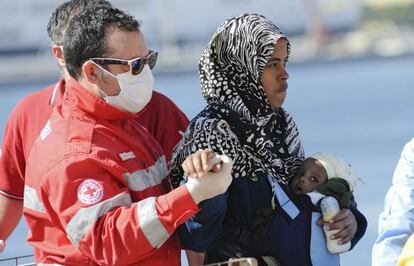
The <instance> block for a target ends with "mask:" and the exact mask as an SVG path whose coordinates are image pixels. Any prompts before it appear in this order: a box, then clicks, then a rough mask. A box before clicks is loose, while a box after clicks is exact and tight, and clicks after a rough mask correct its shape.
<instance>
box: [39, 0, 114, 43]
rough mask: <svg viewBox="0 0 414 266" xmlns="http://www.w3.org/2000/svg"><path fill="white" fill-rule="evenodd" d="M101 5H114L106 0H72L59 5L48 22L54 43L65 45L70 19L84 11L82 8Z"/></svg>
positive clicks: (48, 32)
mask: <svg viewBox="0 0 414 266" xmlns="http://www.w3.org/2000/svg"><path fill="white" fill-rule="evenodd" d="M101 5H103V6H108V7H112V5H111V3H110V2H109V1H106V0H70V1H67V2H64V3H63V4H61V5H60V6H58V7H57V8H56V9H55V11H53V13H52V15H51V16H50V18H49V22H48V24H47V35H49V38H50V39H51V40H52V43H54V44H57V45H63V35H64V34H65V30H66V28H67V27H68V24H69V21H70V20H71V19H72V18H73V17H74V16H76V15H78V14H79V13H80V12H82V10H85V9H86V8H88V7H92V6H101Z"/></svg>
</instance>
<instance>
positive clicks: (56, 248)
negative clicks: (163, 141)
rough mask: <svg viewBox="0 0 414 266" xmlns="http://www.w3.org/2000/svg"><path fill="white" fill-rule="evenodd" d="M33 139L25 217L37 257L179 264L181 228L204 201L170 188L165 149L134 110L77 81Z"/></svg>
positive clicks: (78, 262) (59, 261) (63, 260)
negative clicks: (127, 110)
mask: <svg viewBox="0 0 414 266" xmlns="http://www.w3.org/2000/svg"><path fill="white" fill-rule="evenodd" d="M66 88H67V89H66V93H65V96H64V99H63V102H62V105H61V106H58V107H57V108H56V109H55V110H54V113H53V114H52V116H51V117H50V119H49V121H48V122H47V123H46V126H45V127H44V128H43V130H42V131H41V133H40V136H39V138H38V139H37V140H36V142H35V143H34V144H33V147H32V149H31V152H30V156H29V158H28V160H27V166H26V184H25V192H24V197H25V201H24V211H23V212H24V216H25V219H26V221H27V224H28V226H29V229H30V234H29V237H28V241H29V243H30V244H31V245H32V246H33V247H34V249H35V256H36V262H37V263H48V264H51V263H54V264H64V265H129V264H133V265H180V246H179V243H178V239H177V238H176V236H175V234H173V233H174V231H175V229H176V228H177V227H178V226H179V225H180V224H182V223H183V222H184V221H186V220H187V219H188V218H190V217H191V216H192V215H194V214H195V213H196V212H197V210H198V207H197V205H196V204H195V203H194V201H193V200H192V198H191V195H190V194H189V193H188V190H187V189H186V187H181V188H179V189H176V190H173V191H171V192H169V193H166V191H167V188H166V181H165V176H166V174H167V168H166V164H165V157H164V156H163V152H162V149H161V147H160V146H159V145H158V144H157V143H156V141H155V139H154V138H153V137H152V136H151V135H149V134H148V132H147V131H146V130H145V129H144V128H142V127H141V126H140V125H139V124H138V123H136V122H134V121H133V120H132V119H131V118H133V115H131V114H128V113H125V112H121V111H119V110H118V109H116V108H114V107H112V106H111V105H109V104H107V103H106V102H105V101H103V100H102V99H100V98H98V97H96V96H94V95H93V94H91V93H89V92H87V91H86V90H85V89H83V88H82V87H81V86H80V84H79V83H77V82H76V81H75V80H73V79H71V80H70V81H69V82H68V83H67V86H66Z"/></svg>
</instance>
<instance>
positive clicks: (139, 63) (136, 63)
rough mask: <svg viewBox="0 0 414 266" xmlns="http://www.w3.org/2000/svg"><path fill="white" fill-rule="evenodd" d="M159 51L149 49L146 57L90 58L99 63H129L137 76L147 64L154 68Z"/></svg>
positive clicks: (130, 68)
mask: <svg viewBox="0 0 414 266" xmlns="http://www.w3.org/2000/svg"><path fill="white" fill-rule="evenodd" d="M157 58H158V52H155V51H151V50H150V51H149V54H148V55H147V56H146V57H144V58H139V57H138V58H134V59H131V60H124V59H115V58H89V60H92V61H93V62H95V63H97V64H98V65H101V66H103V65H129V71H130V72H131V74H132V75H134V76H136V75H138V74H139V73H141V72H142V69H144V66H145V64H148V66H149V67H150V68H151V69H153V68H154V66H155V64H156V63H157Z"/></svg>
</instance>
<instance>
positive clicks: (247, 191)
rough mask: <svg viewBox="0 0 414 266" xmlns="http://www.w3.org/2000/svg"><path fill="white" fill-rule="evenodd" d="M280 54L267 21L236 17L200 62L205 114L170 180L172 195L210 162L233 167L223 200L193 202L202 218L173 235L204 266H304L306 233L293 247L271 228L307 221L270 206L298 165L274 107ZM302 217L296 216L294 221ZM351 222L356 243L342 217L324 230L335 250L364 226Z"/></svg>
mask: <svg viewBox="0 0 414 266" xmlns="http://www.w3.org/2000/svg"><path fill="white" fill-rule="evenodd" d="M289 52H290V46H289V42H288V40H287V38H286V37H285V36H284V35H283V33H282V32H281V31H280V30H279V29H278V28H277V27H276V26H275V25H274V24H273V23H272V22H271V21H269V20H267V19H266V18H264V17H263V16H260V15H256V14H252V15H249V14H244V15H241V16H238V17H234V18H231V19H229V20H227V21H226V22H225V23H224V24H222V25H221V26H220V27H219V28H218V30H217V32H216V33H215V34H214V35H213V37H212V39H211V41H210V43H209V45H208V47H207V49H205V51H204V52H203V54H202V57H201V60H200V80H201V87H202V93H203V96H204V98H205V99H206V101H207V103H208V105H207V107H206V108H205V109H204V110H203V111H202V112H200V113H199V114H198V115H197V116H196V117H195V118H194V119H193V120H192V121H191V123H190V126H189V127H188V129H187V131H186V133H185V135H184V137H183V140H182V141H181V143H180V144H179V145H178V146H177V147H176V148H175V151H174V155H173V159H172V164H171V169H172V170H171V173H170V174H171V177H172V185H173V186H179V185H180V183H181V182H182V181H183V175H184V174H185V175H186V176H191V177H192V178H196V177H199V178H202V176H203V175H204V174H205V171H206V169H205V167H203V166H204V165H205V164H207V163H208V158H210V157H212V155H211V154H212V152H216V153H220V154H226V155H228V156H229V157H231V158H232V159H233V161H234V166H233V170H232V176H233V182H232V184H231V186H230V187H229V189H228V191H227V193H225V194H223V195H221V196H218V197H216V198H214V199H211V200H208V201H205V202H203V203H202V208H203V210H202V211H201V212H200V213H198V214H197V215H196V216H195V217H193V219H192V220H190V221H189V222H187V223H186V226H184V227H182V228H181V229H180V235H181V240H182V242H183V244H184V245H186V246H187V247H188V248H190V249H193V250H197V251H206V250H207V251H208V252H207V259H206V262H209V263H210V262H217V261H223V260H226V259H228V258H230V257H242V256H249V257H256V258H258V260H259V263H264V262H265V261H266V260H269V259H270V260H273V259H274V258H277V260H278V261H279V262H281V263H282V264H283V265H307V264H308V265H309V264H311V263H310V258H309V251H308V252H306V250H309V246H308V244H304V243H303V242H305V241H307V240H306V239H308V238H309V237H308V236H309V233H306V230H304V231H303V230H302V231H297V232H293V234H294V237H293V238H295V239H298V238H301V239H299V240H298V241H297V242H298V243H299V242H300V241H302V242H300V243H299V244H298V243H289V240H285V239H284V238H285V237H284V236H283V235H282V234H280V233H283V232H284V231H285V230H283V229H280V226H282V227H284V226H285V225H287V226H289V224H291V223H292V221H293V223H296V222H297V220H298V219H299V220H301V221H304V222H305V220H306V219H307V218H306V217H309V216H306V215H305V214H303V215H299V216H297V214H298V212H297V211H298V210H297V209H296V211H295V210H294V211H293V212H292V211H291V210H286V211H285V214H287V215H288V216H289V217H290V218H287V216H286V215H285V214H282V213H281V212H280V211H279V210H280V209H281V208H280V207H281V206H284V203H281V202H280V198H278V200H276V197H275V195H277V194H278V193H279V192H278V191H280V190H282V191H283V190H284V188H285V187H286V185H287V183H288V182H289V179H290V178H291V177H292V176H294V174H295V171H296V169H298V167H299V165H300V164H301V163H302V161H303V159H304V152H303V149H302V144H301V141H300V139H299V134H298V130H297V127H296V125H295V123H294V122H293V120H292V118H291V116H290V115H289V114H288V113H287V112H286V111H285V110H284V109H283V108H282V107H281V106H282V104H283V102H284V100H285V97H286V93H287V87H288V86H287V80H288V78H289V75H288V73H287V72H286V63H287V61H288V57H289ZM200 149H201V151H199V152H196V151H197V150H200ZM194 152H196V153H195V154H194V155H192V156H190V157H189V158H188V159H187V160H186V161H185V162H184V159H185V158H187V157H188V156H189V155H190V154H192V153H194ZM183 162H184V163H183ZM182 163H183V164H182ZM181 165H182V166H181ZM183 168H184V169H183ZM191 177H190V178H191ZM279 194H280V193H279ZM282 194H283V192H282ZM288 205H289V204H288ZM306 206H307V205H306ZM295 212H296V213H295ZM306 212H307V210H306V208H300V206H299V213H306ZM353 212H354V213H355V214H356V215H357V216H358V218H359V219H358V234H357V235H356V236H355V233H356V231H357V222H356V219H355V217H354V215H353V214H352V213H351V212H350V211H349V210H347V209H344V210H342V211H341V213H340V214H338V215H337V216H336V219H335V222H334V224H331V225H330V227H332V229H339V228H340V229H341V231H340V232H339V233H337V234H336V238H337V239H340V240H341V241H342V242H343V243H345V242H348V241H350V240H351V239H352V243H353V244H355V243H356V241H358V240H359V239H360V238H361V237H362V235H363V234H364V232H365V229H366V221H365V218H364V217H363V216H362V215H361V214H360V213H359V212H358V211H357V210H356V209H355V210H353ZM295 215H296V216H295ZM285 216H286V217H285ZM302 216H303V217H302ZM280 219H285V221H281V220H280ZM281 223H282V224H283V225H281ZM303 227H306V225H304V226H303ZM279 229H280V230H282V231H280V230H279ZM278 230H279V231H278ZM287 236H289V237H290V236H293V235H287ZM284 242H285V243H284ZM279 247H280V248H279ZM297 247H303V252H302V251H301V250H300V249H299V250H295V248H297ZM282 250H283V251H282ZM302 253H307V254H302ZM289 254H291V255H294V256H291V255H289Z"/></svg>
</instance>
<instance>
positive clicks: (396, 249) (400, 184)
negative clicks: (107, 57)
mask: <svg viewBox="0 0 414 266" xmlns="http://www.w3.org/2000/svg"><path fill="white" fill-rule="evenodd" d="M413 180H414V139H412V140H411V141H409V142H408V143H407V144H406V145H405V147H404V149H403V150H402V152H401V157H400V160H399V161H398V164H397V166H396V168H395V171H394V175H393V179H392V186H391V187H390V188H389V190H388V192H387V195H386V197H385V206H384V211H383V212H382V213H381V214H380V216H379V219H378V238H377V240H376V241H375V244H374V247H373V249H372V265H373V266H374V265H375V266H377V265H378V266H391V265H397V262H398V261H399V258H400V261H399V264H398V265H412V254H413V253H412V250H410V247H412V246H413V244H412V243H413V242H412V241H413V238H410V236H411V235H412V234H413V233H414V229H413V228H414V222H413V220H414V214H413V210H414V196H413V195H414V186H413ZM408 240H409V241H408ZM407 241H408V242H407ZM410 241H411V242H410ZM404 245H405V247H404ZM410 251H411V252H410ZM400 255H401V257H400Z"/></svg>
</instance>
